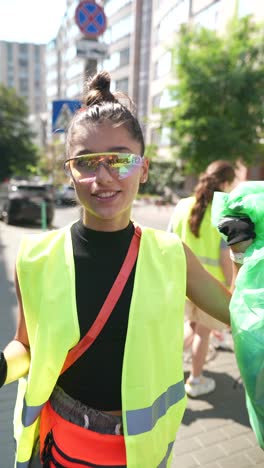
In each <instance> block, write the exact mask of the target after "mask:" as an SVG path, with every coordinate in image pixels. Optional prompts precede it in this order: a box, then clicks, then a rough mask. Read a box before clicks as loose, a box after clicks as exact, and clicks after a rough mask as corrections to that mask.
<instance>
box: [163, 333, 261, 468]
mask: <svg viewBox="0 0 264 468" xmlns="http://www.w3.org/2000/svg"><path fill="white" fill-rule="evenodd" d="M229 340H230V347H231V348H232V349H233V342H232V338H231V335H230V337H229ZM184 370H185V371H186V376H187V374H188V372H187V371H188V370H189V364H188V363H187V364H185V367H184ZM204 374H205V375H207V376H208V377H209V376H210V377H213V378H214V379H215V380H216V390H215V392H213V393H211V394H209V395H205V396H203V397H200V398H199V399H188V403H187V409H186V412H185V415H184V419H183V423H182V425H181V428H180V430H179V432H178V436H177V440H176V443H175V445H174V458H173V464H172V467H173V468H197V467H202V468H229V467H233V468H251V467H252V466H259V467H264V451H262V450H261V449H260V448H259V447H258V445H257V442H256V439H255V435H254V433H253V432H252V430H251V428H250V425H249V420H248V414H247V410H246V406H245V396H244V389H243V385H242V384H241V383H240V381H239V383H238V384H237V386H236V388H234V383H235V381H236V380H237V379H238V378H239V370H238V367H237V364H236V360H235V355H234V353H233V352H232V351H231V350H230V351H221V350H217V354H216V357H215V358H214V359H213V360H211V361H209V362H208V363H207V364H206V366H205V372H204Z"/></svg>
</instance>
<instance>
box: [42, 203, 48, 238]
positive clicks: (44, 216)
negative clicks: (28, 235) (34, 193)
mask: <svg viewBox="0 0 264 468" xmlns="http://www.w3.org/2000/svg"><path fill="white" fill-rule="evenodd" d="M41 227H42V231H46V230H47V204H46V201H45V200H42V202H41Z"/></svg>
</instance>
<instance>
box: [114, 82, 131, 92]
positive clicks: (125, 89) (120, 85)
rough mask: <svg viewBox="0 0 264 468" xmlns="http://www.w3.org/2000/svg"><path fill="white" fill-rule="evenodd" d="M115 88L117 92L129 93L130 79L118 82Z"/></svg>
mask: <svg viewBox="0 0 264 468" xmlns="http://www.w3.org/2000/svg"><path fill="white" fill-rule="evenodd" d="M115 88H116V90H117V91H123V93H126V94H127V93H128V78H122V79H121V80H116V82H115Z"/></svg>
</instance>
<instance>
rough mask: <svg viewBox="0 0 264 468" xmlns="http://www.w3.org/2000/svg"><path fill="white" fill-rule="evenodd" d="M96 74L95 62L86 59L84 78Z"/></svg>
mask: <svg viewBox="0 0 264 468" xmlns="http://www.w3.org/2000/svg"><path fill="white" fill-rule="evenodd" d="M95 73H97V60H95V59H89V58H88V59H86V61H85V74H86V76H92V75H95Z"/></svg>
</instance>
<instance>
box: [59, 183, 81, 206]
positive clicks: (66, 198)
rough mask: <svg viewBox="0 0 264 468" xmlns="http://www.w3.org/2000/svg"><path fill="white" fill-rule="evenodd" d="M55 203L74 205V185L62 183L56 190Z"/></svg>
mask: <svg viewBox="0 0 264 468" xmlns="http://www.w3.org/2000/svg"><path fill="white" fill-rule="evenodd" d="M55 196H56V204H57V205H76V196H75V190H74V187H72V186H71V185H67V184H63V185H62V186H60V187H58V189H57V190H56V195H55Z"/></svg>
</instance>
